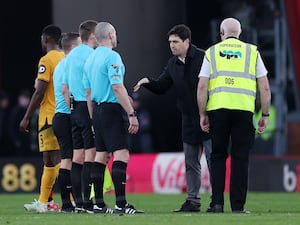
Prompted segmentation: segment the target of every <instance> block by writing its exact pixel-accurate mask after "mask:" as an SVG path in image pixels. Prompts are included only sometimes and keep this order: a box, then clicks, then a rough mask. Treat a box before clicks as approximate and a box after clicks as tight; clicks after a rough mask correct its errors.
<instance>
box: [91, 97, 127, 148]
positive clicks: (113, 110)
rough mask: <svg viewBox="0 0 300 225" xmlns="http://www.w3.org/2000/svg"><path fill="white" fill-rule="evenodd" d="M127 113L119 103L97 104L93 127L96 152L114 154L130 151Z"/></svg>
mask: <svg viewBox="0 0 300 225" xmlns="http://www.w3.org/2000/svg"><path fill="white" fill-rule="evenodd" d="M128 126H129V121H128V117H127V113H126V112H125V111H124V109H123V108H122V106H121V105H120V104H118V103H95V104H94V107H93V127H94V131H95V142H96V150H97V151H99V152H101V151H108V152H114V151H117V150H121V149H128V148H129V145H128V138H129V133H128Z"/></svg>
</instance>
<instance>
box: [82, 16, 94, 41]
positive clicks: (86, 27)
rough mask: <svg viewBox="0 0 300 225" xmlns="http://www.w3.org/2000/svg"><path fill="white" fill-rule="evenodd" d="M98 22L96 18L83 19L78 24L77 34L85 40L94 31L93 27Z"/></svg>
mask: <svg viewBox="0 0 300 225" xmlns="http://www.w3.org/2000/svg"><path fill="white" fill-rule="evenodd" d="M97 24H98V22H97V21H96V20H85V21H83V22H82V23H81V24H80V25H79V35H80V37H81V40H82V41H87V40H88V39H89V36H90V35H91V33H94V32H95V27H96V25H97Z"/></svg>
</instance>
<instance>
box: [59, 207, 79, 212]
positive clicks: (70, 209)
mask: <svg viewBox="0 0 300 225" xmlns="http://www.w3.org/2000/svg"><path fill="white" fill-rule="evenodd" d="M60 212H61V213H75V207H69V208H61V210H60Z"/></svg>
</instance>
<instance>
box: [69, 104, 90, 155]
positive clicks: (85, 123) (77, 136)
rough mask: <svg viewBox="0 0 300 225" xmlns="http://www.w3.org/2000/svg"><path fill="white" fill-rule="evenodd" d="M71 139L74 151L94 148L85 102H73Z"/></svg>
mask: <svg viewBox="0 0 300 225" xmlns="http://www.w3.org/2000/svg"><path fill="white" fill-rule="evenodd" d="M71 124H72V137H73V147H74V149H82V148H83V149H89V148H94V147H95V139H94V133H93V130H92V120H91V118H90V115H89V111H88V107H87V102H86V101H82V102H74V110H72V112H71Z"/></svg>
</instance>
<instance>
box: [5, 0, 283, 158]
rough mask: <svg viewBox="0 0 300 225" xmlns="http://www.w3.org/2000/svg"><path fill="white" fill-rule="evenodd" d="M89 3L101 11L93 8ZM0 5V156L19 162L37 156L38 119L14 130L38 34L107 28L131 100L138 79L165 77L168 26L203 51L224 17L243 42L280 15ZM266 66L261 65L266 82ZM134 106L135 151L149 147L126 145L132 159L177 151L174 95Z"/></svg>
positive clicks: (171, 5) (236, 6)
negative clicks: (50, 29)
mask: <svg viewBox="0 0 300 225" xmlns="http://www.w3.org/2000/svg"><path fill="white" fill-rule="evenodd" d="M91 2H94V5H96V6H97V7H99V8H98V9H97V7H93V5H92V4H91ZM125 2H126V3H125ZM63 4H64V5H63ZM5 5H6V7H1V9H0V11H1V12H0V23H1V30H2V32H1V35H0V37H1V41H0V90H1V91H0V155H22V156H28V155H34V154H37V153H38V150H37V137H36V119H37V116H36V117H34V118H33V119H32V122H31V125H30V126H31V127H30V129H31V132H29V133H28V134H20V133H18V124H19V121H20V120H21V118H22V115H23V114H24V112H25V110H26V107H27V104H28V99H29V98H28V97H30V96H31V94H32V93H33V91H34V87H33V84H34V80H35V77H36V73H37V63H38V60H39V58H40V57H41V56H42V54H43V53H42V51H41V46H40V32H41V30H42V28H43V27H44V26H46V25H48V24H52V23H55V24H56V25H59V26H60V27H62V30H63V32H69V31H76V30H77V27H78V25H79V23H80V22H81V21H83V20H85V19H95V20H98V21H101V20H102V19H103V20H108V21H110V22H112V24H114V26H115V27H116V29H117V30H118V36H119V39H120V45H119V46H118V49H117V50H118V51H119V52H120V53H121V55H122V58H124V61H125V66H126V70H127V73H126V76H125V80H126V83H125V84H126V86H127V89H128V90H129V92H130V94H131V90H132V87H133V85H134V84H135V82H136V81H137V80H138V79H139V78H141V77H142V76H151V77H154V78H155V77H158V76H159V74H160V72H161V71H162V70H163V67H164V65H165V64H166V63H167V60H168V58H169V57H170V56H171V52H170V50H169V46H168V42H167V32H168V30H169V29H170V28H171V27H172V26H174V25H176V24H179V23H184V24H186V25H188V26H189V27H190V28H191V30H192V43H193V44H195V45H197V46H198V47H200V48H203V49H206V48H208V47H209V46H210V45H212V44H213V43H214V40H219V37H218V36H214V37H213V32H217V33H218V29H219V28H218V26H217V27H214V28H213V29H212V21H221V20H222V19H223V18H225V17H228V16H233V17H237V18H239V19H240V20H241V22H242V26H243V31H244V33H243V34H242V39H244V40H245V39H246V38H247V29H250V28H251V27H257V26H261V27H263V26H269V25H270V24H272V21H273V19H274V17H276V16H277V13H278V1H276V0H266V1H259V0H252V1H247V0H232V1H226V2H224V1H222V0H210V1H190V0H185V1H184V0H166V1H159V0H154V1H147V0H130V1H122V0H120V1H117V0H112V1H78V0H66V1H59V0H43V1H32V2H31V3H30V4H29V2H28V1H16V0H12V1H5ZM33 6H34V7H33ZM72 9H73V10H72ZM76 10H77V12H76ZM78 12H79V13H78ZM80 12H82V13H80ZM131 23H132V24H131ZM70 24H71V25H70ZM137 25H138V26H137ZM218 25H219V24H218ZM214 29H216V30H214ZM248 34H249V33H248ZM264 43H268V42H267V41H266V42H264ZM272 63H273V62H272V61H270V62H266V64H267V67H268V69H269V71H270V72H271V74H272ZM20 98H21V100H20ZM134 98H135V99H136V100H137V101H139V103H138V104H139V106H138V107H140V108H141V111H142V113H143V114H142V116H141V118H142V121H143V124H144V125H143V127H142V129H141V130H142V131H141V132H140V133H141V134H142V135H141V136H142V137H141V139H142V140H144V141H142V142H141V143H148V144H147V145H146V147H142V146H139V147H136V146H137V145H139V142H140V141H139V140H137V139H136V137H135V140H131V143H135V144H133V145H135V146H134V147H133V151H134V152H176V151H182V142H181V118H180V114H179V112H178V111H177V108H176V103H175V93H174V91H173V90H171V91H169V92H168V93H167V94H166V95H163V96H156V95H153V94H150V93H148V92H147V91H146V90H141V91H140V93H139V96H135V97H134ZM145 136H146V138H145ZM143 138H144V139H143ZM147 146H148V148H147ZM149 146H151V147H150V148H149ZM143 149H145V150H143Z"/></svg>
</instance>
